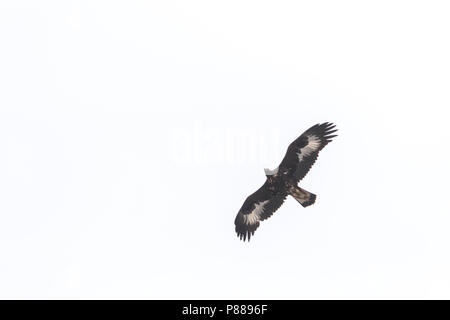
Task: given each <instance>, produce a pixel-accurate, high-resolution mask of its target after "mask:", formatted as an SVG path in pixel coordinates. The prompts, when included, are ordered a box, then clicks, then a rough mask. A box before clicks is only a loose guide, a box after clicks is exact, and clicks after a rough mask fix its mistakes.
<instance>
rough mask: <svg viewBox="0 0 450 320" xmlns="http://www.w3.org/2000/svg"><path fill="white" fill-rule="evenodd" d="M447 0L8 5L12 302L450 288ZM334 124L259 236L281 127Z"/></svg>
mask: <svg viewBox="0 0 450 320" xmlns="http://www.w3.org/2000/svg"><path fill="white" fill-rule="evenodd" d="M449 15H450V4H449V3H448V2H447V1H440V2H439V1H372V2H369V1H308V2H299V1H241V0H240V1H220V2H219V1H126V2H124V1H63V2H61V1H39V2H38V1H2V2H1V3H0V46H1V50H0V88H1V93H0V298H63V299H64V298H138V299H141V298H150V299H155V298H158V299H159V298H161V299H165V298H167V299H179V298H185V299H191V298H208V299H216V298H234V299H241V298H253V299H259V298H266V299H278V298H284V299H314V298H325V299H328V298H340V299H346V298H359V299H365V298H387V299H390V298H447V299H449V298H450V272H449V270H450V250H449V246H450V232H449V230H450V205H449V197H448V181H449V179H450V165H449V164H450V151H449V142H448V141H449V138H450V133H449V130H448V128H447V127H446V126H447V122H448V121H449V119H450V118H449V116H450V113H449V111H448V110H449V107H450V95H449V88H450V76H449V75H450V59H449V57H450V42H449V39H450V19H449V18H448V17H449ZM325 121H331V122H334V123H336V124H337V125H338V127H339V129H340V131H339V137H338V138H336V139H335V141H334V142H332V143H331V144H330V145H328V146H327V147H326V148H325V149H324V150H323V151H322V153H321V155H320V157H319V160H318V162H317V163H316V165H315V166H314V167H313V168H312V170H311V171H310V173H309V174H308V176H307V177H306V178H305V179H304V181H303V182H302V183H301V186H303V187H304V188H305V189H307V190H309V191H311V192H314V193H316V194H317V202H316V204H314V205H313V206H311V207H309V208H306V209H304V208H303V207H301V206H300V205H299V204H298V203H297V202H296V201H295V200H294V199H292V198H290V199H288V200H287V201H286V202H285V204H284V205H283V207H281V208H280V210H278V211H277V212H276V213H275V214H274V216H273V217H272V218H270V219H269V220H268V221H266V222H264V223H262V225H261V226H260V228H259V229H258V230H257V232H256V233H255V236H254V238H252V241H251V242H250V243H243V242H240V241H238V239H237V237H236V235H235V232H234V224H233V222H234V218H235V215H236V213H237V212H238V210H239V208H240V206H241V205H242V203H243V201H244V200H245V198H246V197H247V196H248V195H249V194H250V193H252V192H254V191H255V190H256V189H257V188H259V186H260V185H261V184H262V183H263V182H264V180H265V177H264V172H263V168H264V167H268V168H271V169H272V168H274V167H276V166H277V165H278V164H279V162H280V161H281V159H282V157H283V156H284V152H285V150H286V148H287V146H288V145H289V143H290V142H291V141H292V140H293V139H295V138H296V137H297V136H298V135H300V134H301V133H302V132H303V131H304V130H305V129H307V128H308V127H310V126H311V125H313V124H315V123H318V122H325Z"/></svg>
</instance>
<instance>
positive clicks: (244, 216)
mask: <svg viewBox="0 0 450 320" xmlns="http://www.w3.org/2000/svg"><path fill="white" fill-rule="evenodd" d="M286 196H287V194H286V192H284V191H279V192H278V193H275V194H274V193H272V192H270V191H269V190H268V183H267V182H266V183H265V184H264V185H263V186H262V187H261V188H259V189H258V190H257V191H256V192H255V193H253V194H251V195H250V196H248V198H247V199H246V200H245V202H244V204H243V205H242V207H241V209H240V210H239V212H238V214H237V216H236V219H235V220H234V224H235V226H236V233H237V235H238V237H239V238H240V239H241V240H244V241H245V240H246V239H248V241H250V237H251V236H252V235H253V234H254V233H255V230H256V229H258V227H259V223H260V221H263V220H265V219H267V218H269V217H270V216H272V214H273V213H274V212H275V211H276V210H277V209H278V208H279V207H280V206H281V205H282V204H283V202H284V200H285V199H286Z"/></svg>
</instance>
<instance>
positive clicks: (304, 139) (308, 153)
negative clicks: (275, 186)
mask: <svg viewBox="0 0 450 320" xmlns="http://www.w3.org/2000/svg"><path fill="white" fill-rule="evenodd" d="M336 131H337V129H335V125H334V124H332V123H328V122H325V123H322V124H316V125H315V126H312V127H311V128H309V129H308V130H306V131H305V132H304V133H303V134H302V135H301V136H300V137H298V138H297V139H296V140H295V141H294V142H292V143H291V144H290V145H289V147H288V150H287V152H286V155H285V156H284V158H283V161H281V163H280V166H279V168H280V169H281V172H283V173H284V174H287V175H289V176H291V177H292V178H293V179H294V180H295V181H296V182H297V183H298V182H299V181H300V180H302V179H303V178H304V177H305V175H306V174H307V173H308V171H309V169H311V167H312V165H313V164H314V162H316V159H317V156H318V155H319V151H320V150H322V149H323V148H324V147H325V146H326V145H327V144H328V143H329V142H330V141H331V139H332V138H334V137H336V135H333V133H334V132H336Z"/></svg>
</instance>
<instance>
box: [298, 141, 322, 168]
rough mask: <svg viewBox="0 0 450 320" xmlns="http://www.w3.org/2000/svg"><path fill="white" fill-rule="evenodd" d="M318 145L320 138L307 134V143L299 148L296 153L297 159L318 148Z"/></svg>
mask: <svg viewBox="0 0 450 320" xmlns="http://www.w3.org/2000/svg"><path fill="white" fill-rule="evenodd" d="M319 147H320V139H319V138H318V137H316V136H314V135H311V136H308V144H307V145H306V146H304V147H303V148H301V149H300V152H299V153H297V155H298V161H300V162H301V161H302V160H303V158H304V157H307V156H309V155H310V154H311V153H313V152H314V151H316V150H318V149H319Z"/></svg>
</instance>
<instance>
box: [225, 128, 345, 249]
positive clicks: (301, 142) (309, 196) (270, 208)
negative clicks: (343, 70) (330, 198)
mask: <svg viewBox="0 0 450 320" xmlns="http://www.w3.org/2000/svg"><path fill="white" fill-rule="evenodd" d="M335 127H336V126H335V125H334V124H332V123H328V122H325V123H322V124H316V125H315V126H312V127H311V128H309V129H308V130H306V131H305V132H304V133H303V134H302V135H301V136H300V137H298V138H297V139H296V140H295V141H294V142H292V143H291V144H290V145H289V147H288V149H287V152H286V155H285V156H284V158H283V161H281V163H280V165H279V166H278V168H276V169H275V170H269V169H264V171H265V174H266V177H267V179H266V182H265V183H264V184H263V185H262V187H261V188H259V189H258V190H257V191H256V192H255V193H253V194H251V195H250V196H248V198H247V199H246V200H245V202H244V204H243V205H242V207H241V209H240V210H239V212H238V214H237V216H236V219H235V220H234V224H235V225H236V233H237V235H238V237H239V238H240V239H241V240H244V241H245V240H246V239H248V240H250V237H251V236H252V235H253V234H254V233H255V230H256V229H257V228H258V227H259V223H260V221H263V220H265V219H267V218H269V217H270V216H271V215H272V214H273V213H274V212H275V211H276V210H277V209H278V208H279V207H280V206H281V205H282V204H283V202H284V200H285V199H286V197H287V196H288V195H291V196H293V197H294V198H295V200H297V201H298V202H300V204H301V205H302V206H303V207H307V206H310V205H312V204H313V203H314V202H315V201H316V195H315V194H313V193H311V192H309V191H306V190H304V189H302V188H300V187H299V186H298V185H297V184H298V182H299V181H300V180H302V179H303V178H304V177H305V175H306V174H307V173H308V171H309V169H311V167H312V165H313V164H314V162H315V161H316V159H317V156H318V155H319V151H320V150H322V149H323V147H325V146H326V145H327V144H328V143H329V142H330V141H331V139H332V138H334V137H336V135H333V133H335V132H336V131H337V129H335Z"/></svg>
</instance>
